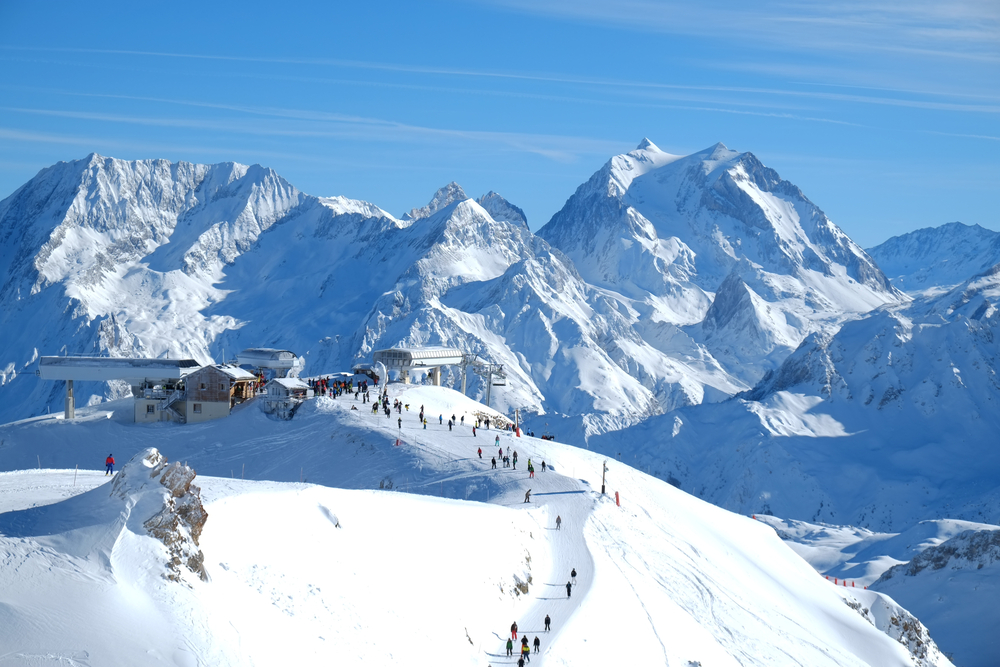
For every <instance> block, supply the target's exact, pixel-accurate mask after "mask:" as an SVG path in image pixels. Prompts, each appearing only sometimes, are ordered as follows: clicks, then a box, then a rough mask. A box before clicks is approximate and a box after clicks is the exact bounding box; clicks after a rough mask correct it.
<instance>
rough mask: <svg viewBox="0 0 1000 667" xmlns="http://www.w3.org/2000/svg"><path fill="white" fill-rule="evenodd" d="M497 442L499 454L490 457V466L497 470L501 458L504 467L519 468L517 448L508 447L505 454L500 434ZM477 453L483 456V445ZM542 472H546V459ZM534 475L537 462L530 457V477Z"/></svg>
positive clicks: (480, 456)
mask: <svg viewBox="0 0 1000 667" xmlns="http://www.w3.org/2000/svg"><path fill="white" fill-rule="evenodd" d="M496 444H497V445H498V447H497V455H496V456H494V457H493V458H491V459H490V467H491V468H492V469H493V470H496V467H497V459H500V462H501V463H503V467H504V468H512V469H513V470H517V450H516V449H515V450H514V451H513V453H512V452H511V451H510V447H508V448H507V453H506V454H504V451H503V447H500V446H499V445H500V436H497V439H496ZM476 453H477V454H479V458H483V448H482V447H480V448H479V449H477V450H476ZM542 472H545V461H542ZM534 476H535V464H534V463H532V462H531V459H528V478H529V479H531V478H533V477H534ZM525 502H528V501H527V500H525Z"/></svg>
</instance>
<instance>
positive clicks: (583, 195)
mask: <svg viewBox="0 0 1000 667" xmlns="http://www.w3.org/2000/svg"><path fill="white" fill-rule="evenodd" d="M584 239H585V240H586V241H587V242H586V243H584V242H583V241H582V240H584ZM0 243H2V246H0V253H2V255H0V261H2V264H0V267H2V273H0V281H2V282H0V303H2V306H3V314H2V315H0V317H2V318H3V322H2V325H3V330H4V334H3V336H4V340H3V343H4V345H3V348H2V349H3V350H4V356H5V358H4V359H2V360H0V369H2V374H0V395H2V396H3V397H4V399H5V400H4V401H3V406H4V407H3V408H2V410H0V413H2V414H0V418H5V419H15V418H23V417H28V416H31V415H35V414H40V413H42V412H44V411H45V410H47V409H51V407H52V406H59V405H61V400H62V393H61V392H62V390H61V388H60V387H56V386H54V385H53V386H44V385H42V384H40V383H38V382H37V381H35V380H34V379H33V378H28V377H25V374H26V373H28V372H30V370H31V368H32V364H33V363H34V360H35V359H36V358H37V356H38V355H41V354H53V353H55V354H60V353H65V354H108V355H113V356H151V357H157V356H164V355H169V356H174V357H176V356H183V357H192V358H194V359H196V360H199V361H202V362H207V361H208V360H210V359H219V358H220V357H222V356H224V355H225V354H229V355H230V356H231V355H232V354H233V353H235V352H237V351H238V350H240V349H243V348H245V347H250V346H260V345H270V346H277V347H282V348H288V349H292V350H293V351H295V352H297V353H298V354H300V355H302V356H304V357H305V358H306V360H307V369H306V372H307V373H322V372H330V371H336V370H342V369H344V368H346V367H348V366H349V365H350V364H352V363H354V362H357V361H362V360H366V359H369V358H370V355H371V352H372V350H374V349H377V348H380V347H389V346H393V345H399V344H406V345H422V344H445V345H453V346H456V347H459V348H460V349H462V350H463V351H466V352H473V353H477V354H479V355H480V357H481V358H483V359H485V360H489V361H493V362H496V363H501V364H503V365H504V368H505V370H506V372H507V373H508V377H510V383H509V385H508V389H507V390H506V391H504V392H502V393H499V392H498V394H499V395H498V398H497V400H498V403H497V405H498V407H500V408H501V409H504V410H507V409H512V408H515V407H516V408H521V409H524V410H526V411H528V412H531V413H535V414H539V415H546V417H547V418H549V419H550V420H552V423H554V424H556V423H558V424H559V429H560V432H561V433H562V434H563V437H564V438H565V439H570V440H575V441H581V440H582V438H584V437H587V436H589V435H591V434H594V433H601V432H604V431H607V430H613V429H617V428H622V427H624V426H627V425H630V424H634V423H638V422H640V421H642V420H643V419H645V418H646V417H648V416H650V415H655V414H659V413H662V412H666V411H670V410H672V409H675V408H678V407H682V406H688V405H696V404H700V403H705V402H716V401H720V400H724V399H727V398H729V397H730V396H732V395H734V394H736V393H737V392H739V391H742V390H746V389H749V388H750V387H752V386H753V384H754V383H755V382H757V381H758V380H759V379H760V378H761V377H762V376H763V375H764V373H766V372H767V371H769V370H773V369H774V368H776V367H777V365H778V364H779V363H780V361H781V360H782V359H783V358H784V357H785V356H787V355H788V354H789V353H790V352H791V351H792V350H793V349H794V348H795V347H796V346H797V345H798V344H799V343H800V342H801V341H802V340H803V339H804V338H805V337H806V336H807V335H809V334H810V333H814V332H818V331H828V330H831V329H833V328H836V327H837V326H839V324H840V323H842V322H843V321H845V320H847V319H851V318H853V317H856V316H858V315H859V314H860V313H863V312H866V311H868V310H870V309H871V308H873V307H876V306H879V305H883V304H890V303H898V302H901V301H903V300H905V298H906V297H905V296H904V295H902V293H900V292H898V291H897V290H896V289H895V288H893V287H892V286H891V285H890V284H889V283H888V281H887V280H886V278H885V276H884V275H883V274H882V272H881V271H880V270H879V269H878V268H877V267H876V266H875V264H874V263H873V262H872V261H871V259H870V258H869V257H868V255H867V254H866V253H865V252H864V251H863V250H862V249H861V248H859V247H858V246H857V245H856V244H854V243H853V242H852V241H850V239H849V238H848V237H847V236H846V235H845V234H844V233H843V232H842V231H841V230H840V229H839V228H837V227H836V226H835V225H834V224H833V223H832V222H831V221H830V220H829V219H828V218H827V217H826V216H825V215H824V214H823V213H822V211H820V210H819V209H818V208H817V207H816V206H815V205H814V204H812V203H811V202H810V201H809V200H808V199H807V198H806V197H805V196H804V195H803V194H802V193H801V191H799V189H798V188H796V187H795V186H793V185H791V184H790V183H788V182H787V181H783V180H781V179H780V178H779V177H778V175H777V174H776V173H775V172H774V171H773V170H770V169H768V168H766V167H764V166H763V165H762V164H761V163H760V162H759V160H757V158H756V157H754V156H753V155H752V154H750V153H737V152H735V151H730V150H729V149H727V148H726V147H725V146H722V145H721V144H718V145H716V146H713V147H711V148H709V149H707V150H705V151H702V152H700V153H696V154H694V155H690V156H686V157H680V156H674V155H670V154H667V153H664V152H662V151H660V150H659V149H658V148H656V146H655V145H653V144H652V143H651V142H650V141H648V140H644V141H643V142H642V143H641V144H640V146H639V147H638V148H637V149H636V150H634V151H632V152H630V153H627V154H625V155H619V156H616V157H614V158H612V159H611V160H610V161H609V162H608V163H607V164H606V165H605V166H604V167H603V168H602V169H600V170H599V171H598V172H597V173H595V174H594V176H593V177H591V179H590V180H589V181H588V182H587V183H585V184H584V185H582V186H581V187H580V188H579V189H578V191H577V192H576V193H575V194H574V195H573V196H572V197H571V198H570V199H569V200H568V201H567V203H566V206H565V207H564V208H563V209H562V210H561V211H560V212H559V213H557V214H556V215H555V216H554V217H553V219H552V220H551V221H550V222H549V223H548V224H547V225H545V226H544V227H543V228H542V229H541V230H540V231H539V233H538V234H533V233H532V232H531V231H530V230H529V228H528V226H527V221H526V219H525V216H524V213H523V211H521V210H520V209H519V208H517V207H516V206H515V205H513V204H511V203H510V202H507V201H506V200H505V199H504V198H503V197H501V196H500V195H498V194H496V193H494V192H490V193H488V194H486V195H483V196H482V197H480V198H478V199H476V200H474V199H472V198H469V197H468V196H467V195H466V194H465V193H464V191H463V190H462V188H461V187H460V186H459V185H458V184H456V183H451V184H449V185H447V186H445V187H444V188H442V189H441V190H440V191H438V192H437V193H436V194H435V195H434V197H433V198H432V200H431V202H430V203H429V204H428V205H427V206H424V207H419V208H414V209H412V210H411V211H410V212H408V213H407V214H405V215H403V216H401V217H400V218H396V217H394V216H392V215H391V214H389V213H387V212H386V211H384V210H382V209H381V208H379V207H378V206H376V205H374V204H371V203H368V202H362V201H357V200H351V199H347V198H344V197H329V198H325V197H315V196H311V195H306V194H304V193H301V192H299V191H298V190H297V189H296V188H295V187H294V186H292V185H291V184H289V183H288V182H287V181H285V180H284V179H282V178H281V177H280V176H279V175H277V174H276V173H275V172H274V171H272V170H270V169H266V168H264V167H260V166H251V167H247V166H244V165H238V164H233V163H225V164H218V165H193V164H188V163H177V164H171V163H169V162H166V161H162V160H147V161H134V162H126V161H122V160H116V159H113V158H106V157H101V156H98V155H91V156H89V157H87V158H85V159H83V160H78V161H74V162H68V163H60V164H57V165H54V166H52V167H50V168H47V169H44V170H42V171H41V172H40V173H39V174H38V175H37V176H36V177H35V178H33V179H32V180H31V181H30V182H28V183H26V184H25V185H24V186H22V187H21V188H19V189H18V190H17V191H16V192H15V193H14V194H13V195H11V196H10V197H8V198H7V199H5V200H4V201H3V202H0ZM444 382H445V383H446V384H448V385H452V386H455V385H457V384H458V374H457V372H456V371H455V370H454V369H452V370H451V371H450V372H446V374H445V378H444ZM484 390H485V387H484V385H483V383H482V381H481V380H478V379H475V380H474V381H473V383H472V387H471V389H470V391H471V393H472V395H475V396H482V395H483V394H484V393H485V391H484ZM126 391H127V388H126V387H123V386H115V385H114V384H111V385H108V386H104V385H100V386H84V387H81V388H78V389H77V395H78V397H80V396H82V397H84V400H80V399H79V398H78V402H79V403H83V402H87V401H89V402H99V401H101V400H107V399H113V398H116V397H118V396H122V395H124V393H125V392H126Z"/></svg>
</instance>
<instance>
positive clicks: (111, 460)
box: [104, 454, 115, 477]
mask: <svg viewBox="0 0 1000 667" xmlns="http://www.w3.org/2000/svg"><path fill="white" fill-rule="evenodd" d="M104 465H106V466H107V467H108V469H107V471H106V472H105V473H104V476H105V477H107V476H108V475H114V474H115V457H113V456H111V454H108V458H106V459H104Z"/></svg>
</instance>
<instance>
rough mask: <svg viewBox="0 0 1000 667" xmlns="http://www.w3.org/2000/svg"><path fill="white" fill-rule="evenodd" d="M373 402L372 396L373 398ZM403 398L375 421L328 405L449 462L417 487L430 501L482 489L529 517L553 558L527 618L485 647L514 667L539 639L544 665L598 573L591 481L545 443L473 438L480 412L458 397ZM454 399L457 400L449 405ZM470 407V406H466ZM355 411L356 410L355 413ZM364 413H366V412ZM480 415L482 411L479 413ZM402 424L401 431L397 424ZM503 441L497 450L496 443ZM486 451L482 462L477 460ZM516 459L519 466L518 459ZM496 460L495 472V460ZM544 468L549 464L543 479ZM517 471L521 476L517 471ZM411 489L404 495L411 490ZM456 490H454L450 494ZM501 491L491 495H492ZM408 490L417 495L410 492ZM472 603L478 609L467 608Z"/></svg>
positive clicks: (482, 434)
mask: <svg viewBox="0 0 1000 667" xmlns="http://www.w3.org/2000/svg"><path fill="white" fill-rule="evenodd" d="M373 394H374V392H373ZM396 398H399V399H400V400H404V401H405V402H407V403H409V405H410V408H409V410H406V409H405V408H404V410H403V411H402V412H396V411H394V412H392V413H391V415H390V416H389V417H388V418H386V417H385V415H384V414H383V413H379V414H378V415H375V414H372V413H371V404H370V403H365V404H362V405H358V404H359V401H357V400H356V399H354V398H353V397H350V396H347V397H341V398H339V399H336V400H333V401H331V402H330V403H332V404H334V405H335V406H336V408H337V409H341V410H344V411H348V412H353V413H354V415H355V418H356V419H359V420H361V421H363V422H364V423H365V424H366V425H367V426H369V427H371V426H372V425H375V427H376V428H378V429H380V430H383V431H385V432H386V434H387V436H389V438H395V439H398V440H399V441H400V442H401V443H402V444H401V446H403V447H411V448H415V449H417V450H418V451H420V453H421V454H422V456H424V457H430V458H435V459H446V460H448V465H441V464H442V463H443V461H438V465H439V466H440V467H442V468H445V469H447V472H444V473H442V474H440V475H439V476H436V477H433V478H431V479H429V480H426V481H424V482H422V483H421V484H420V485H419V486H420V487H422V490H424V491H425V492H430V493H431V494H433V493H434V492H435V490H436V489H435V486H436V485H438V484H440V485H441V489H442V495H443V490H444V488H445V484H446V483H449V484H451V485H453V484H454V483H455V482H457V481H461V482H462V483H464V484H465V485H466V486H467V488H468V487H469V486H470V485H471V486H475V487H477V488H478V486H479V485H482V486H484V487H486V489H488V491H487V498H486V500H487V502H490V503H492V504H497V505H502V506H506V507H511V508H513V509H519V510H524V521H527V522H530V523H531V525H532V528H531V532H532V534H533V535H539V536H540V537H542V538H544V539H546V541H547V542H548V547H549V554H550V557H549V559H548V561H549V562H547V563H538V562H533V563H532V572H533V576H532V581H531V583H530V584H529V586H528V594H527V595H526V596H524V597H523V598H522V599H523V603H522V604H519V605H518V607H519V608H522V610H521V611H520V612H519V613H518V615H517V616H518V617H517V618H511V619H510V620H509V621H506V623H501V625H500V627H498V628H497V631H496V638H497V642H498V643H497V645H496V646H495V647H485V646H484V647H483V650H484V652H485V654H486V656H487V658H488V660H489V664H491V665H500V664H515V663H517V659H518V656H519V655H520V650H521V641H520V640H521V637H522V636H527V637H528V642H529V646H531V647H532V651H534V647H533V642H534V638H535V637H536V636H537V637H539V638H540V640H541V649H540V650H541V652H540V653H538V654H533V655H532V661H531V662H532V664H533V665H536V666H539V665H544V656H545V651H546V648H547V647H548V646H549V645H550V644H551V643H552V642H553V641H554V640H555V639H556V637H557V636H558V635H559V631H560V629H561V628H562V627H564V626H565V624H566V622H567V620H568V619H569V618H570V616H571V615H572V614H573V613H574V612H575V611H576V610H577V609H579V607H580V604H581V602H582V600H583V599H584V597H585V596H586V595H587V591H588V590H589V589H590V581H591V577H592V575H593V572H594V561H593V558H592V557H591V555H590V551H589V550H588V549H587V543H586V539H585V538H584V532H583V528H584V525H585V524H586V522H587V520H588V518H589V517H590V514H591V510H592V509H593V506H594V500H595V499H594V492H593V491H592V490H591V488H590V485H589V484H587V482H586V481H584V480H580V479H576V478H575V476H574V473H575V471H574V470H573V469H572V468H571V467H570V468H568V469H563V468H561V467H560V466H559V465H554V464H553V463H552V458H551V456H550V457H549V458H548V459H546V458H545V456H546V454H547V448H546V447H545V445H546V441H544V440H540V439H537V438H530V437H527V436H522V437H517V436H516V435H515V434H514V433H512V432H510V431H506V430H497V429H487V428H477V429H476V435H473V434H472V423H473V421H474V417H472V415H470V414H469V413H468V412H465V411H466V410H468V409H470V408H471V406H473V405H476V404H474V403H473V402H472V401H470V400H468V399H465V397H462V396H461V395H459V394H457V393H454V392H447V393H444V392H441V391H440V390H433V389H432V390H428V389H424V388H420V387H415V386H410V387H406V386H403V385H390V390H389V400H390V403H391V402H392V401H393V400H395V399H396ZM448 398H451V399H452V400H447V399H448ZM463 403H468V406H466V405H463ZM351 406H358V408H359V409H358V410H357V411H352V410H351ZM421 406H423V407H424V408H425V417H426V418H427V428H424V426H423V424H422V423H421V422H420V419H419V413H420V407H421ZM362 407H363V408H364V410H362ZM476 407H479V406H478V405H476ZM463 412H464V414H465V416H466V420H465V424H464V425H462V424H461V420H459V425H456V426H453V427H452V428H451V429H449V428H448V425H447V422H448V419H449V418H450V417H451V415H452V414H455V415H456V416H459V415H461V414H463ZM400 419H402V425H400V422H399V420H400ZM498 438H499V442H498V440H497V439H498ZM480 448H481V449H482V450H483V451H482V457H481V458H480V455H479V453H478V450H479V449H480ZM501 449H502V450H503V453H504V455H506V456H508V458H509V459H510V467H504V463H503V460H502V457H500V456H499V455H500V451H499V450H501ZM455 451H459V452H466V451H467V452H469V456H468V457H458V458H455V457H454V452H455ZM515 452H516V453H517V462H516V463H514V461H513V454H514V453H515ZM494 457H496V458H497V467H496V469H493V466H492V459H493V458H494ZM529 461H530V462H531V463H532V464H533V467H534V469H535V474H534V477H531V476H530V473H529V472H528V463H529ZM542 461H545V462H546V467H545V472H542V465H541V464H542ZM515 465H516V466H517V467H516V468H515V467H514V466H515ZM406 488H407V487H404V489H406ZM451 488H454V487H453V486H452V487H451ZM491 488H494V489H498V490H499V492H498V493H490V492H489V489H491ZM407 490H411V491H412V490H413V487H409V488H408V489H407ZM528 490H530V491H531V496H530V500H529V501H528V502H525V498H524V496H525V492H527V491H528ZM556 517H561V518H562V524H561V528H559V529H557V527H556ZM574 569H575V570H576V573H577V577H576V584H575V585H573V586H572V587H571V591H572V592H571V595H569V596H567V594H566V584H567V583H572V582H570V579H571V572H572V571H573V570H574ZM470 602H474V601H470ZM546 614H548V616H549V617H550V619H551V621H552V624H551V628H552V629H551V631H550V632H548V633H546V632H545V616H546ZM515 621H516V622H517V625H518V638H517V641H516V642H515V646H514V654H513V656H512V657H510V658H508V657H507V650H506V643H507V638H508V637H510V624H511V623H513V622H515Z"/></svg>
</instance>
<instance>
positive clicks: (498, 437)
mask: <svg viewBox="0 0 1000 667" xmlns="http://www.w3.org/2000/svg"><path fill="white" fill-rule="evenodd" d="M496 445H497V447H499V446H500V436H499V434H498V435H497V440H496Z"/></svg>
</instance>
